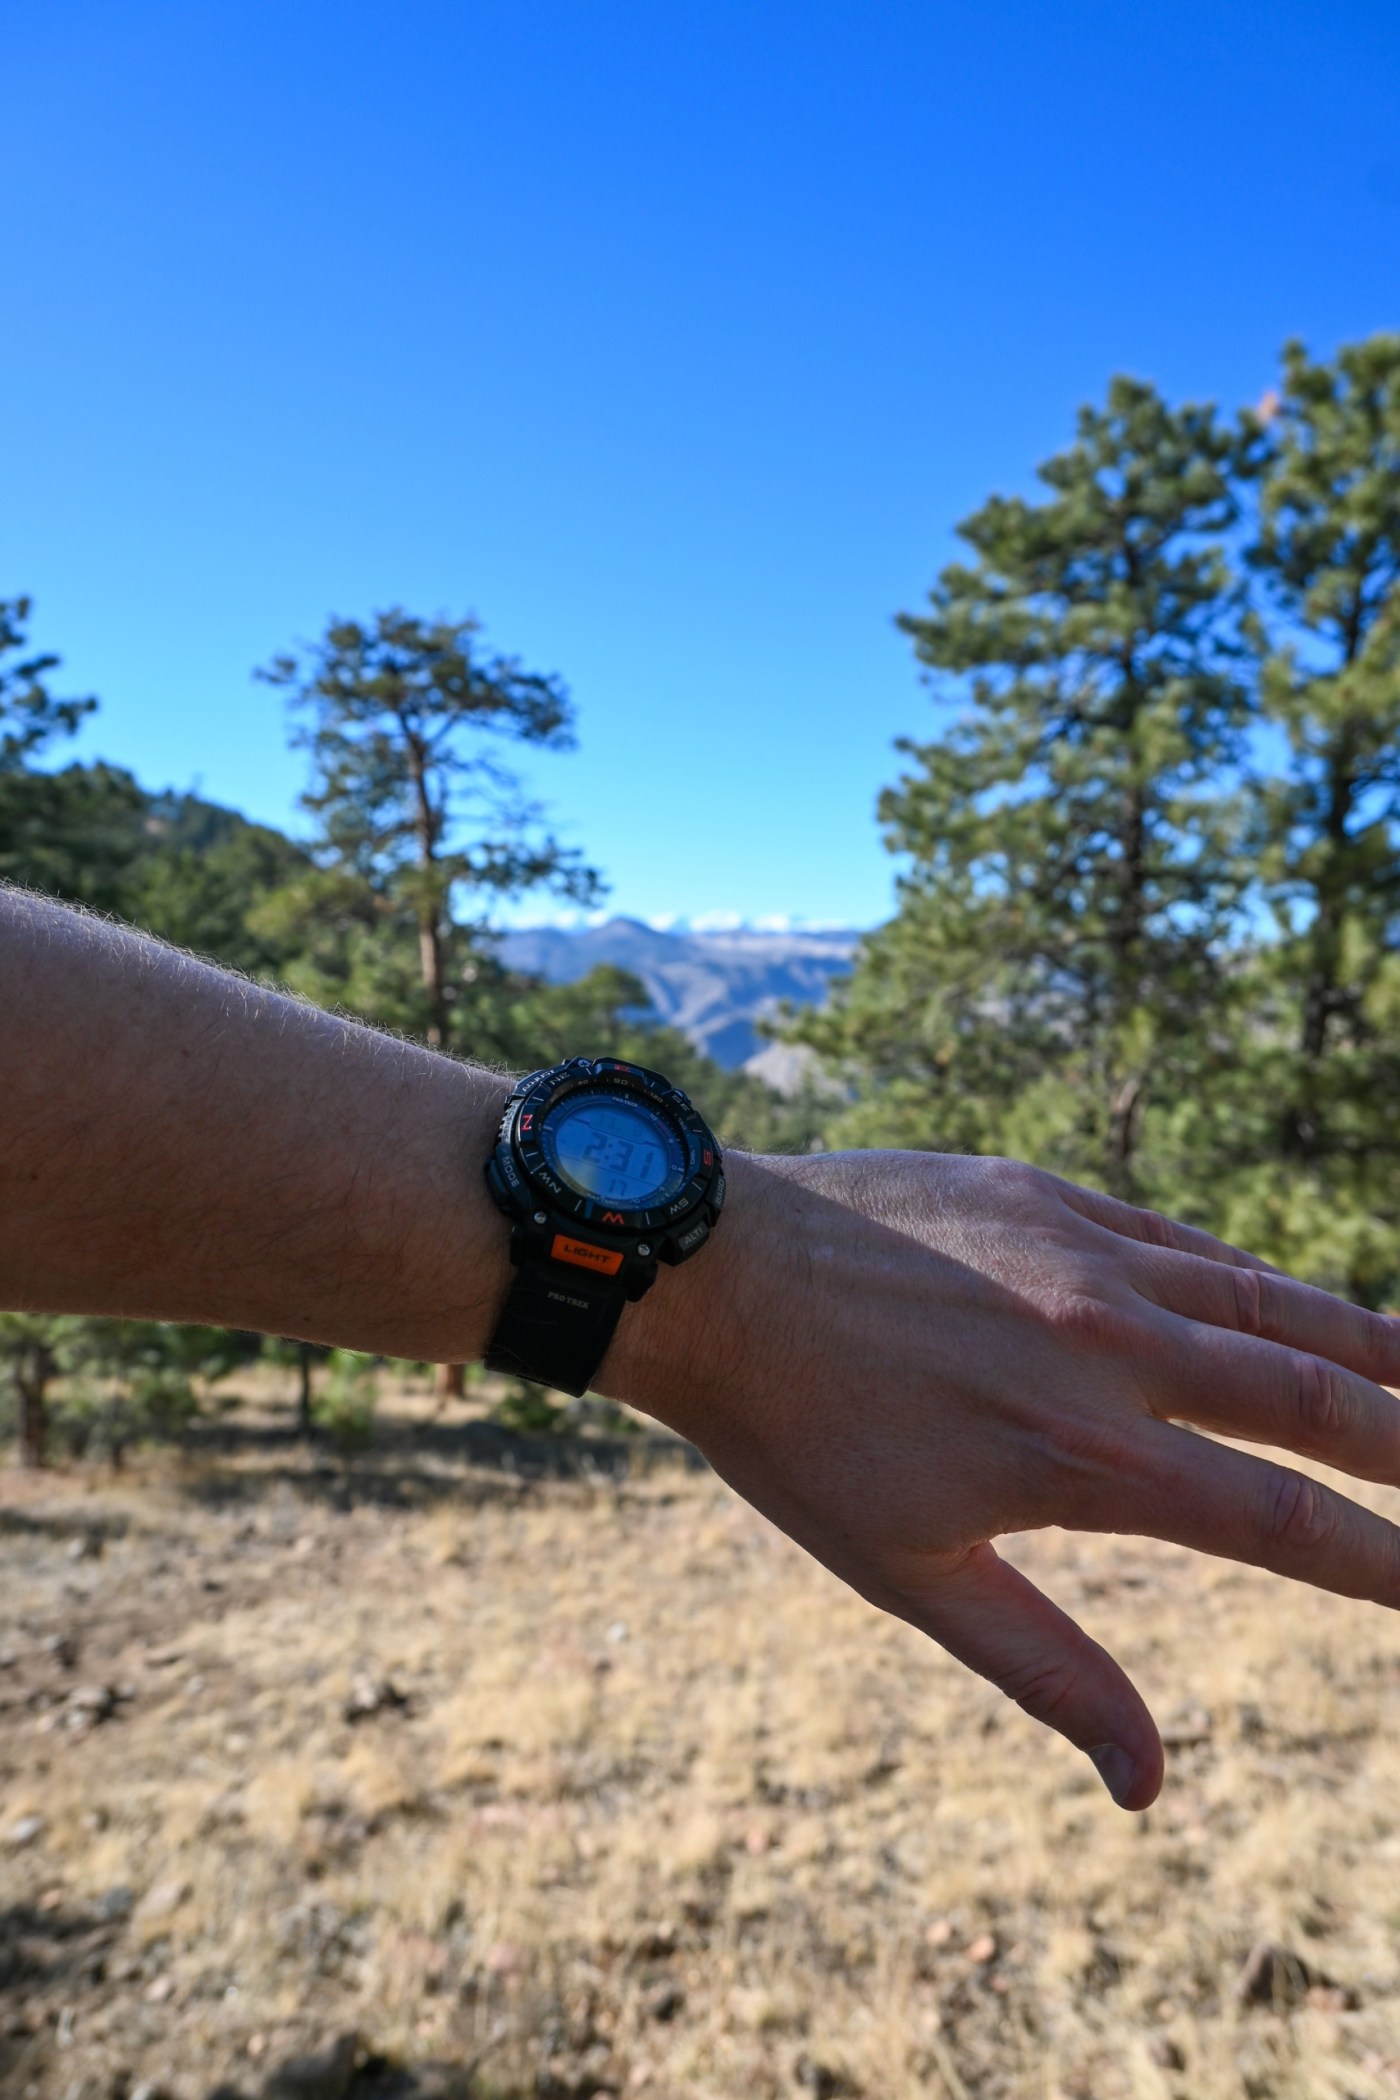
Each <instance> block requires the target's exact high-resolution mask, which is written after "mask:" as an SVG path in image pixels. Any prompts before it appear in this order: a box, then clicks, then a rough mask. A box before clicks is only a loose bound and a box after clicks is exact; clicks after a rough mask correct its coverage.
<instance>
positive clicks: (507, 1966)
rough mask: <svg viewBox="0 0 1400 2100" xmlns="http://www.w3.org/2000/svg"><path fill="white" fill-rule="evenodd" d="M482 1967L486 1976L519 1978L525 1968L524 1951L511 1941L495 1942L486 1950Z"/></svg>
mask: <svg viewBox="0 0 1400 2100" xmlns="http://www.w3.org/2000/svg"><path fill="white" fill-rule="evenodd" d="M482 1966H483V1968H484V1969H485V1970H486V1973H487V1975H488V1976H519V1975H521V1974H522V1973H523V1972H524V1970H525V1968H526V1966H527V1964H526V1960H525V1950H524V1948H523V1947H517V1946H516V1945H515V1943H514V1941H512V1940H497V1941H496V1942H495V1943H494V1945H492V1946H490V1947H488V1948H487V1950H486V1957H485V1960H484V1962H483V1963H482Z"/></svg>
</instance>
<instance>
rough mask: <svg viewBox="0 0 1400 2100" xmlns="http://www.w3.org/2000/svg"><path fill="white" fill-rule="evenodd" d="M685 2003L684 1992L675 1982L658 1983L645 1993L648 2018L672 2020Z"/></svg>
mask: <svg viewBox="0 0 1400 2100" xmlns="http://www.w3.org/2000/svg"><path fill="white" fill-rule="evenodd" d="M684 2005H685V1992H684V1991H683V1990H682V1989H681V1988H680V1985H679V1984H675V1983H659V1984H658V1985H657V1986H656V1989H655V1990H653V1991H648V1992H647V1995H646V2011H647V2018H648V2019H649V2020H663V2021H664V2020H674V2019H675V2017H676V2014H677V2013H678V2012H680V2011H681V2010H682V2009H683V2007H684Z"/></svg>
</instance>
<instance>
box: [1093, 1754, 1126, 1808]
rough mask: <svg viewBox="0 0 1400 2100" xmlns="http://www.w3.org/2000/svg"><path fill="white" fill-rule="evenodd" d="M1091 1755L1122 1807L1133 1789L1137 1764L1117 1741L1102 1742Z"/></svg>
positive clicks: (1102, 1777) (1096, 1768)
mask: <svg viewBox="0 0 1400 2100" xmlns="http://www.w3.org/2000/svg"><path fill="white" fill-rule="evenodd" d="M1089 1756H1090V1758H1091V1759H1092V1761H1093V1765H1094V1769H1095V1771H1096V1772H1097V1773H1098V1775H1099V1777H1100V1779H1101V1780H1102V1781H1103V1783H1104V1785H1105V1786H1106V1787H1107V1788H1108V1791H1109V1792H1110V1794H1112V1796H1113V1798H1114V1800H1115V1801H1116V1802H1117V1803H1118V1806H1119V1807H1120V1808H1122V1807H1123V1805H1124V1803H1125V1802H1126V1801H1127V1798H1128V1796H1129V1794H1130V1793H1131V1792H1132V1790H1133V1780H1134V1779H1135V1778H1136V1776H1137V1766H1136V1765H1135V1764H1134V1763H1133V1760H1132V1759H1131V1758H1130V1757H1129V1755H1128V1753H1127V1751H1126V1750H1124V1749H1122V1748H1120V1746H1119V1745H1118V1744H1117V1743H1100V1744H1099V1747H1098V1749H1097V1750H1091V1751H1090V1752H1089Z"/></svg>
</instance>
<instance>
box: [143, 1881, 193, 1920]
mask: <svg viewBox="0 0 1400 2100" xmlns="http://www.w3.org/2000/svg"><path fill="white" fill-rule="evenodd" d="M189 1892H190V1885H189V1883H188V1882H187V1881H158V1882H156V1884H155V1886H154V1887H153V1888H149V1889H147V1891H146V1893H145V1895H144V1896H143V1897H142V1898H141V1901H140V1902H139V1903H138V1904H137V1906H136V1916H137V1917H138V1918H139V1919H142V1920H146V1919H151V1918H170V1917H173V1916H174V1915H175V1912H176V1911H177V1910H178V1909H179V1908H180V1905H181V1904H182V1903H183V1902H184V1900H185V1898H186V1897H187V1896H188V1895H189Z"/></svg>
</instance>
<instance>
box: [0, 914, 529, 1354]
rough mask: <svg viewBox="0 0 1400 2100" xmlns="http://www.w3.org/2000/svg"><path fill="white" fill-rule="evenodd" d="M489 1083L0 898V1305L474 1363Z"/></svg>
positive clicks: (77, 921)
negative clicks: (193, 1324) (192, 1324)
mask: <svg viewBox="0 0 1400 2100" xmlns="http://www.w3.org/2000/svg"><path fill="white" fill-rule="evenodd" d="M503 1091H504V1089H503V1086H502V1082H501V1080H500V1079H499V1078H497V1077H495V1076H493V1075H492V1074H490V1073H487V1072H482V1071H479V1070H475V1069H473V1068H471V1067H468V1066H463V1065H459V1064H456V1063H454V1062H453V1061H452V1060H450V1059H448V1058H444V1057H439V1056H435V1055H434V1054H432V1053H431V1052H429V1051H426V1050H421V1049H418V1048H416V1047H415V1046H413V1045H412V1044H408V1043H403V1042H400V1041H398V1040H396V1039H395V1038H393V1037H390V1036H384V1035H380V1034H376V1033H375V1032H374V1031H373V1030H370V1029H367V1028H362V1027H358V1026H356V1025H354V1024H353V1023H350V1022H346V1021H342V1020H339V1019H337V1018H336V1017H334V1016H332V1015H329V1014H325V1013H322V1012H320V1011H318V1010H317V1009H316V1008H314V1007H309V1006H304V1005H301V1004H300V1003H298V1002H297V1001H295V1000H292V999H288V998H285V997H282V996H280V995H279V994H277V993H274V992H268V991H265V990H263V989H262V988H260V987H259V986H256V985H252V984H247V983H244V982H243V981H242V980H241V979H238V978H235V977H231V976H229V975H227V974H225V973H224V972H222V971H218V970H214V969H210V968H209V967H207V966H206V965H204V964H202V963H199V962H195V961H193V960H192V959H190V958H189V957H187V956H184V955H181V954H179V953H178V952H176V951H174V950H172V949H169V948H165V947H163V946H161V945H160V944H159V943H157V942H155V941H150V940H145V939H142V938H141V937H140V936H138V935H134V934H131V933H128V932H126V931H125V930H123V929H120V928H116V927H112V926H109V925H106V924H104V923H103V922H101V921H99V920H95V919H90V918H85V917H83V916H81V915H79V914H77V913H75V912H71V911H68V910H66V909H64V908H63V907H61V906H57V905H53V904H50V903H48V902H47V901H45V900H41V899H38V898H34V897H31V896H27V895H25V894H22V893H18V892H13V891H10V892H4V893H0V1100H3V1103H4V1109H3V1115H0V1304H3V1305H5V1306H8V1307H10V1308H16V1309H25V1310H35V1311H43V1312H67V1311H73V1312H85V1313H113V1314H121V1315H126V1316H129V1317H142V1318H150V1319H162V1320H190V1321H199V1322H207V1323H212V1324H216V1325H227V1326H231V1327H248V1328H258V1329H262V1330H264V1331H267V1332H270V1333H275V1334H289V1335H295V1336H298V1337H301V1338H304V1339H307V1340H312V1341H328V1342H335V1343H338V1344H341V1345H344V1346H347V1347H353V1348H359V1349H365V1350H373V1351H382V1352H384V1353H385V1354H391V1355H399V1356H411V1357H421V1358H426V1359H441V1360H451V1359H461V1358H471V1357H473V1356H476V1355H479V1354H480V1353H481V1351H482V1349H483V1348H484V1346H485V1342H486V1339H487V1336H488V1334H489V1332H490V1328H491V1323H492V1321H493V1319H494V1316H495V1311H496V1308H497V1307H498V1305H499V1302H500V1299H501V1297H502V1295H503V1293H504V1291H505V1288H506V1284H507V1280H508V1274H509V1258H508V1253H507V1244H508V1236H507V1233H506V1231H505V1228H504V1221H503V1220H502V1219H501V1217H500V1216H499V1214H498V1213H497V1212H496V1211H495V1210H494V1208H493V1207H492V1205H491V1202H490V1199H489V1197H488V1196H487V1193H486V1190H485V1187H484V1185H483V1182H482V1175H481V1164H482V1162H483V1160H484V1159H485V1158H486V1156H487V1153H488V1151H489V1149H490V1143H491V1139H492V1136H493V1133H494V1129H495V1125H496V1122H497V1119H498V1117H499V1113H500V1105H501V1099H502V1095H503Z"/></svg>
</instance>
